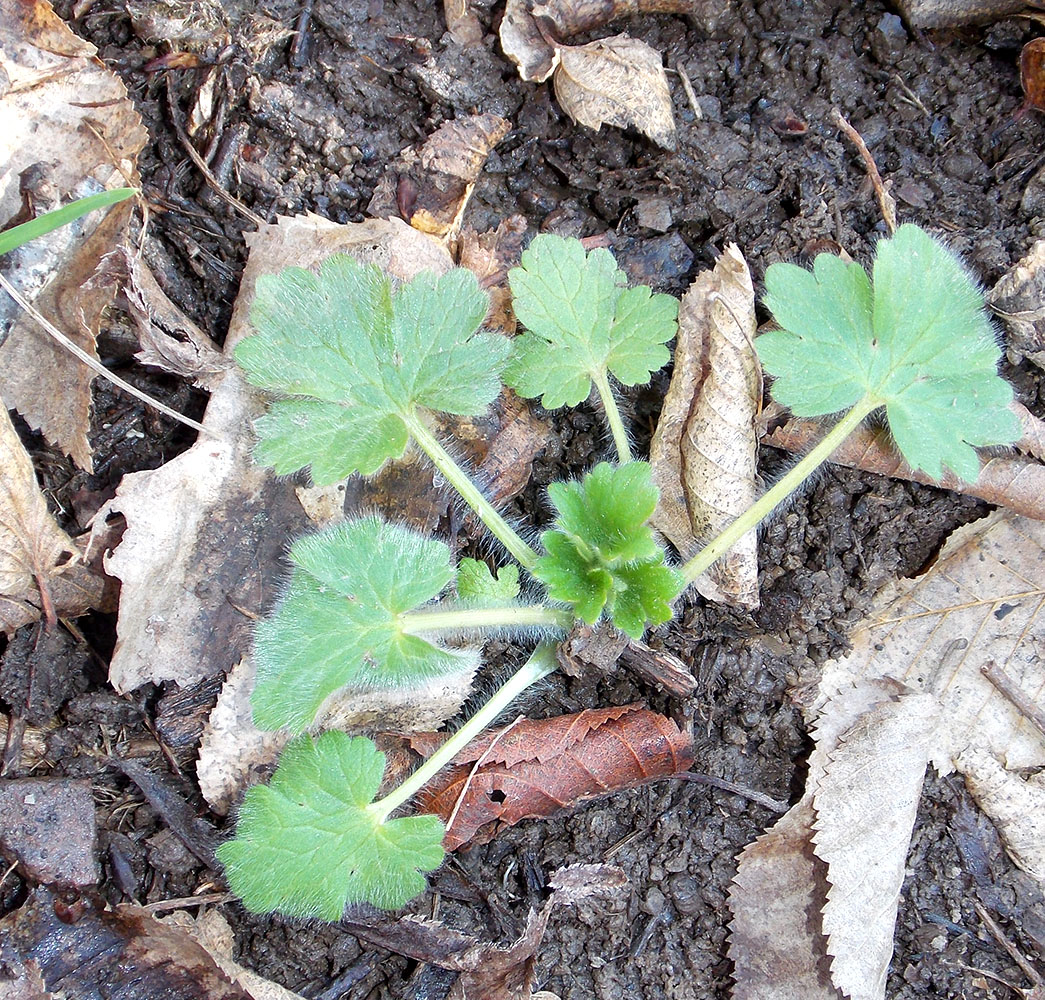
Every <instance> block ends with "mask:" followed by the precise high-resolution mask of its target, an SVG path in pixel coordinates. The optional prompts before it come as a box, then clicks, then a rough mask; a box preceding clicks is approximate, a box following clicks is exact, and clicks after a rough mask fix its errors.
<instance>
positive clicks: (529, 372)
mask: <svg viewBox="0 0 1045 1000" xmlns="http://www.w3.org/2000/svg"><path fill="white" fill-rule="evenodd" d="M508 281H509V283H510V285H511V289H512V307H513V309H514V310H515V315H516V317H517V318H518V319H519V321H520V322H521V323H522V324H523V325H524V326H525V327H526V332H525V333H522V334H520V335H519V336H517V337H516V338H515V339H514V341H513V342H512V358H511V361H510V362H509V365H508V368H507V369H506V371H505V381H506V382H507V383H508V384H509V385H510V386H512V388H514V389H515V390H516V391H517V392H518V393H519V394H520V395H522V396H526V397H527V398H531V399H532V398H535V397H537V396H541V397H542V399H541V402H542V404H543V405H544V406H546V407H547V408H548V409H556V408H557V407H560V406H575V405H576V404H577V403H579V402H581V401H582V400H584V399H586V398H587V397H588V394H589V393H590V392H591V385H592V377H593V376H597V375H604V374H605V373H606V372H607V371H609V372H611V373H612V374H613V375H614V377H615V378H617V379H618V380H619V381H620V382H621V383H623V384H624V385H638V384H640V383H644V382H648V381H649V378H650V375H651V374H652V373H653V372H655V371H658V370H659V369H660V368H662V367H663V366H664V365H665V364H667V361H668V358H669V354H668V349H667V348H666V347H665V346H664V345H665V343H666V342H667V341H669V340H670V339H671V338H672V337H674V336H675V332H676V328H677V324H676V319H677V317H678V302H677V301H676V300H675V299H674V298H672V296H670V295H653V294H652V293H651V291H650V289H649V288H648V287H647V286H645V285H640V286H637V287H635V288H625V285H626V281H627V279H626V276H625V274H624V272H623V271H621V270H620V269H619V268H618V267H617V262H616V261H615V260H614V259H613V255H612V254H611V253H610V252H609V251H608V250H603V249H601V248H600V249H596V250H592V251H590V252H586V251H585V250H584V247H583V245H582V244H581V242H580V241H579V240H575V239H563V238H562V237H561V236H554V235H550V234H543V235H541V236H537V237H535V238H534V240H533V242H532V243H531V244H530V246H529V247H528V248H527V250H526V251H525V253H523V255H522V261H521V266H520V267H516V268H513V269H512V270H511V271H510V272H509V274H508Z"/></svg>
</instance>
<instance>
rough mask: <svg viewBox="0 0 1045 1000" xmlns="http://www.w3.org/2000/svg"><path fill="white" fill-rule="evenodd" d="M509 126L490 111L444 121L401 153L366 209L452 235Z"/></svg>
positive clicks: (443, 235)
mask: <svg viewBox="0 0 1045 1000" xmlns="http://www.w3.org/2000/svg"><path fill="white" fill-rule="evenodd" d="M510 128H511V122H509V121H508V120H507V119H506V118H501V117H500V116H499V115H494V114H489V113H487V114H477V115H465V116H464V117H462V118H457V119H454V120H453V121H448V122H444V123H443V124H442V125H440V126H439V128H437V129H436V130H435V132H433V133H432V134H431V135H430V136H429V137H428V138H427V139H426V140H425V141H424V143H423V144H422V145H421V146H420V147H415V146H410V147H408V148H407V149H404V150H403V151H402V152H401V153H400V154H399V157H398V158H397V160H396V161H395V162H394V163H393V164H392V165H391V166H390V167H389V168H388V170H387V171H386V172H385V174H384V176H383V177H382V178H381V180H380V181H379V182H378V185H377V188H376V189H375V191H374V196H373V197H372V198H371V199H370V204H369V206H368V207H367V211H368V212H369V214H370V215H372V216H374V217H375V218H379V219H392V218H401V219H405V220H406V221H407V222H409V223H410V225H411V226H413V227H414V229H418V230H420V231H421V232H423V233H427V234H429V235H430V236H436V237H438V238H439V239H442V240H444V241H448V240H450V239H453V238H454V237H455V236H456V235H457V233H458V231H459V230H460V228H461V220H462V217H463V215H464V210H465V208H466V207H467V205H468V201H469V199H470V198H471V196H472V188H473V187H474V186H475V182H476V181H477V180H478V179H479V174H480V173H481V172H482V169H483V165H484V164H485V163H486V159H487V157H488V156H489V155H490V153H491V151H492V150H493V148H494V147H495V146H496V145H497V143H499V142H500V141H501V140H502V139H503V138H504V137H505V136H506V135H507V134H508V131H509V129H510Z"/></svg>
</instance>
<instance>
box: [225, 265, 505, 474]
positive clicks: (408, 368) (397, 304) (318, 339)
mask: <svg viewBox="0 0 1045 1000" xmlns="http://www.w3.org/2000/svg"><path fill="white" fill-rule="evenodd" d="M488 304H489V303H488V299H487V296H486V294H485V293H484V292H483V291H482V290H481V289H480V288H479V284H478V282H477V281H476V279H475V277H474V275H472V273H471V272H470V271H466V270H464V269H461V268H459V269H457V270H454V271H450V272H449V273H447V274H444V275H442V276H440V277H437V276H435V275H433V274H428V273H425V274H421V275H419V276H418V277H417V278H415V279H414V280H413V281H411V282H409V283H408V284H405V285H402V286H400V287H398V288H395V287H393V284H392V281H391V279H390V278H389V277H388V275H387V274H385V273H384V272H383V271H382V270H381V269H380V268H379V267H378V266H377V265H375V264H361V263H359V262H358V261H357V260H356V259H355V258H354V257H351V256H348V255H347V254H336V255H334V256H333V257H329V258H328V259H327V260H326V261H324V262H323V264H322V265H321V266H320V268H319V271H318V272H312V271H306V270H304V269H303V268H296V267H291V268H287V269H286V270H285V271H282V272H280V273H279V274H272V275H264V276H263V277H261V278H259V280H258V283H257V290H256V293H255V298H254V304H253V307H252V310H251V320H252V322H253V324H254V327H255V328H256V329H257V331H258V332H257V334H256V335H255V336H253V337H247V338H245V339H244V340H243V341H241V342H240V343H239V344H238V345H237V347H236V351H235V354H236V360H237V361H238V362H239V363H240V365H241V366H242V367H243V368H244V370H245V371H246V373H247V378H248V379H249V380H250V381H251V382H252V383H253V384H254V385H258V386H261V387H262V388H264V389H268V390H269V391H271V392H274V393H278V394H280V395H284V396H290V397H294V398H292V399H290V400H284V401H281V402H277V403H275V404H274V405H273V406H272V408H271V410H270V412H269V413H268V414H267V415H266V416H265V417H263V418H262V419H261V420H259V421H258V423H257V425H256V427H257V432H258V436H259V438H260V442H259V445H258V451H257V457H258V459H259V461H261V462H265V463H268V464H272V465H273V466H275V468H276V471H277V472H279V473H287V472H292V471H294V470H296V469H300V468H303V467H304V466H308V465H311V467H312V478H313V479H314V480H315V482H316V483H317V485H328V484H330V483H332V482H336V481H337V480H338V479H341V478H344V477H345V476H346V475H348V474H350V473H352V472H355V471H359V472H362V473H363V474H370V473H372V472H375V471H376V470H377V469H378V468H380V466H381V465H382V464H383V463H384V462H386V461H387V460H389V459H392V458H398V457H399V456H400V455H402V453H403V450H404V448H405V447H406V440H407V431H406V426H405V425H404V422H403V418H404V417H405V416H407V415H409V414H411V413H412V412H413V411H414V409H415V408H416V407H426V408H428V409H431V410H438V411H441V412H446V413H458V414H475V413H480V412H481V411H482V410H483V409H484V408H485V407H486V406H487V404H488V403H490V402H491V400H493V399H494V398H495V397H496V396H497V393H498V392H499V390H500V386H501V382H500V377H499V375H500V371H501V369H502V368H503V367H504V363H505V360H506V358H507V355H508V351H509V345H508V341H507V340H505V339H504V338H503V337H500V336H495V335H493V334H487V333H477V332H476V330H477V329H478V327H479V324H480V323H482V321H483V318H484V317H485V316H486V310H487V306H488Z"/></svg>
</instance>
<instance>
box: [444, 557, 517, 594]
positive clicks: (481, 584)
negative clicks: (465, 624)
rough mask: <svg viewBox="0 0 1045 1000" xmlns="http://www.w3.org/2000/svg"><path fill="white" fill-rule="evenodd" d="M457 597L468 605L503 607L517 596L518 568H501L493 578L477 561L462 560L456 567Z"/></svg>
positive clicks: (512, 565) (486, 568)
mask: <svg viewBox="0 0 1045 1000" xmlns="http://www.w3.org/2000/svg"><path fill="white" fill-rule="evenodd" d="M457 596H458V597H460V598H461V600H462V601H466V602H468V603H469V604H478V605H484V604H487V605H504V604H507V603H508V602H509V601H514V600H515V598H516V597H518V596H519V567H518V566H516V565H515V564H514V563H511V564H509V565H507V566H502V567H501V568H500V569H499V570H497V575H496V576H494V575H493V573H491V572H490V567H489V566H487V565H486V563H484V562H482V561H481V560H479V559H462V560H461V562H460V564H459V565H458V567H457Z"/></svg>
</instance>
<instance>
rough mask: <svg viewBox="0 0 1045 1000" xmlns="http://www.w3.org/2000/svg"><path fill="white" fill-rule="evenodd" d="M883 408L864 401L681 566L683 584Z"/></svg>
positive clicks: (752, 526)
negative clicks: (875, 412) (872, 414)
mask: <svg viewBox="0 0 1045 1000" xmlns="http://www.w3.org/2000/svg"><path fill="white" fill-rule="evenodd" d="M881 405H882V404H881V401H880V400H876V399H872V398H870V397H865V398H864V399H861V400H860V402H858V403H857V404H856V405H855V406H854V407H853V408H852V409H851V410H850V411H849V412H848V413H847V414H846V415H845V416H844V417H842V419H841V420H839V421H838V423H837V424H835V425H834V427H832V428H831V430H829V431H828V432H827V433H826V434H825V435H824V436H823V437H822V438H821V439H820V441H819V442H818V443H817V444H816V445H815V446H814V447H813V449H812V450H811V451H810V452H809V453H808V454H807V455H805V456H803V458H802V459H801V461H799V462H798V463H796V464H795V466H794V467H793V468H792V469H791V470H790V471H789V472H788V473H787V474H786V475H785V476H784V477H783V478H782V479H780V481H779V482H778V483H776V485H774V486H773V488H772V489H770V490H767V491H766V492H765V493H764V494H763V495H762V496H761V497H760V498H759V499H758V500H757V501H756V502H755V503H753V504H752V505H751V506H750V507H749V508H748V509H747V510H746V511H744V513H743V514H741V515H740V517H738V518H737V519H736V520H735V521H734V522H733V523H732V524H731V525H730V526H729V527H728V528H726V529H725V530H724V531H722V532H720V533H719V534H718V535H717V536H716V537H715V538H714V539H712V540H711V541H710V542H709V543H708V544H707V545H706V546H704V548H703V549H701V550H700V552H698V553H697V554H696V555H695V556H694V557H693V558H692V559H690V561H689V562H688V563H686V564H685V566H683V567H682V578H683V580H684V581H685V584H684V585H685V586H687V587H688V586H689V585H690V584H691V583H692V582H693V581H694V580H696V578H697V577H698V576H700V574H701V573H703V572H704V571H705V570H707V569H708V568H709V567H710V566H711V565H712V563H714V562H715V561H716V560H717V559H719V558H720V557H721V556H723V555H725V554H726V552H728V551H729V550H730V549H731V548H732V547H733V546H734V545H735V544H736V543H737V542H738V541H739V540H740V539H741V538H742V537H743V536H744V535H745V534H747V532H749V531H750V530H751V529H752V528H754V527H756V526H757V525H758V524H759V523H760V522H761V521H762V520H763V518H765V517H766V516H768V515H769V514H770V513H772V511H773V510H774V508H775V507H776V506H777V504H779V503H780V502H781V501H782V500H785V499H786V498H787V497H788V496H790V495H791V494H792V493H794V492H795V490H797V489H798V487H799V486H801V485H802V483H804V482H805V481H806V479H808V478H809V477H810V476H811V475H812V474H813V473H814V472H815V471H816V470H817V469H818V468H819V467H820V466H821V465H822V464H823V463H824V462H826V461H827V459H828V458H829V457H830V456H831V454H832V452H834V450H835V449H836V448H837V447H838V446H839V445H840V444H841V443H842V442H843V441H844V440H845V439H846V438H847V437H849V435H850V434H851V433H852V432H853V431H854V430H856V428H857V427H859V426H860V423H861V421H862V420H863V419H864V418H865V417H866V416H867V415H868V414H869V413H871V412H872V411H873V410H876V409H878V407H879V406H881Z"/></svg>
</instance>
